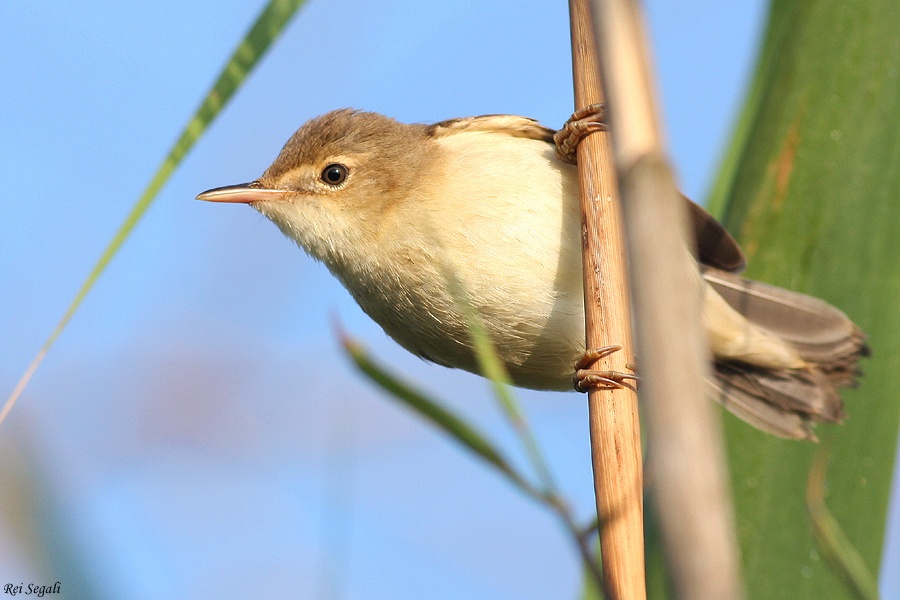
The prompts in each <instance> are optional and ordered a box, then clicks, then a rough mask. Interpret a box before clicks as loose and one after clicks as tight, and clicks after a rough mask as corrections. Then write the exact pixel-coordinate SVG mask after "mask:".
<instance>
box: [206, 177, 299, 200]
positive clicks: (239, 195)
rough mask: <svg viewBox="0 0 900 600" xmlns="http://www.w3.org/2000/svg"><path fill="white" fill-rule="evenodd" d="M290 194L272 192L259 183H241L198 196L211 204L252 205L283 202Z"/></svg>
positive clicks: (278, 191)
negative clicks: (241, 203)
mask: <svg viewBox="0 0 900 600" xmlns="http://www.w3.org/2000/svg"><path fill="white" fill-rule="evenodd" d="M289 193H290V192H288V191H286V190H272V189H269V188H267V187H263V185H262V184H261V183H260V182H258V181H251V182H250V183H239V184H238V185H226V186H224V187H217V188H213V189H211V190H206V191H205V192H203V193H202V194H200V195H198V196H197V200H208V201H209V202H243V203H245V204H252V203H253V202H260V201H264V200H281V199H283V198H285V197H286V196H287V195H288V194H289Z"/></svg>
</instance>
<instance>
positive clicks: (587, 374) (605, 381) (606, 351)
mask: <svg viewBox="0 0 900 600" xmlns="http://www.w3.org/2000/svg"><path fill="white" fill-rule="evenodd" d="M621 349H622V346H618V345H616V346H603V347H602V348H597V349H594V350H587V351H585V353H584V354H582V355H581V358H580V359H578V362H576V363H575V375H574V376H572V383H573V384H574V386H575V390H576V391H579V392H586V391H588V390H589V389H591V388H599V389H603V390H613V389H621V388H626V387H627V388H631V389H635V385H636V384H637V382H638V380H639V378H638V376H637V375H635V374H634V373H622V372H621V371H600V370H597V369H588V368H587V367H589V366H590V365H592V364H593V363H595V362H596V361H598V360H600V359H601V358H604V357H606V356H609V355H610V354H612V353H613V352H618V351H619V350H621ZM625 366H626V367H627V368H628V369H630V370H631V371H633V372H636V371H637V369H636V368H635V366H634V365H633V364H631V363H627V364H626V365H625ZM629 381H632V382H634V383H633V384H630V385H629V383H628V382H629Z"/></svg>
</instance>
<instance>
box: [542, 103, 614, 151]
mask: <svg viewBox="0 0 900 600" xmlns="http://www.w3.org/2000/svg"><path fill="white" fill-rule="evenodd" d="M605 119H606V107H605V106H604V105H603V104H591V105H589V106H585V107H584V108H582V109H580V110H577V111H575V112H574V113H573V114H572V116H571V117H569V120H568V121H566V124H565V125H563V128H562V129H560V130H559V131H557V132H556V133H555V134H553V142H554V143H555V144H556V157H557V158H558V159H559V160H561V161H563V162H565V163H569V164H573V165H574V164H575V163H576V156H577V155H576V151H575V149H576V148H577V147H578V143H579V142H581V140H583V139H584V138H586V137H587V136H588V135H589V134H591V133H593V132H595V131H606V121H605Z"/></svg>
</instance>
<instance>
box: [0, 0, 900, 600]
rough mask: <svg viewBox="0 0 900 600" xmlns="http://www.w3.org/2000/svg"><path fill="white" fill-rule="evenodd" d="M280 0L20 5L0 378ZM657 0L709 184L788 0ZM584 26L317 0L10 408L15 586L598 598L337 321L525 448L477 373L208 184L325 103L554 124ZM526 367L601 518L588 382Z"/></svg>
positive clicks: (563, 9) (40, 332)
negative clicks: (548, 376)
mask: <svg viewBox="0 0 900 600" xmlns="http://www.w3.org/2000/svg"><path fill="white" fill-rule="evenodd" d="M263 6H264V2H263V1H262V0H253V1H247V0H240V1H234V2H229V3H217V2H212V1H207V0H200V1H195V2H190V3H184V2H159V1H155V2H149V1H144V0H136V1H133V2H128V3H121V4H115V3H113V4H111V3H108V2H100V1H90V0H84V1H79V2H53V1H51V2H42V3H34V2H22V1H19V0H7V1H5V2H3V3H2V4H0V21H2V23H3V35H2V36H0V55H2V56H3V60H2V61H0V79H2V81H3V82H4V83H3V85H2V86H0V109H2V110H0V153H2V160H0V181H2V182H3V185H4V186H5V187H6V189H7V192H6V193H5V199H6V201H5V202H4V203H3V218H2V219H0V249H2V251H0V290H2V293H0V398H4V399H5V397H6V395H7V394H8V393H9V392H10V391H12V389H13V387H14V386H15V383H16V381H17V380H18V378H19V377H20V375H21V374H22V372H23V371H24V370H25V368H26V367H27V365H28V364H29V362H30V361H31V359H32V357H33V356H34V354H35V352H36V351H37V350H38V348H39V347H40V346H41V344H42V343H43V341H44V339H45V338H46V336H47V335H48V334H49V333H50V331H51V330H52V328H53V327H54V326H55V324H56V322H57V321H58V319H59V318H60V316H61V315H62V314H63V312H64V311H65V309H66V307H67V306H68V304H69V303H70V302H71V300H72V298H73V296H74V294H75V293H76V291H77V290H78V288H79V286H80V285H81V283H82V281H83V280H84V278H85V277H86V275H87V273H88V272H89V270H90V268H91V267H92V265H93V264H94V262H95V261H96V259H97V257H98V256H99V254H100V253H101V251H102V250H103V248H104V247H105V246H106V244H107V243H108V242H109V240H110V239H111V237H112V235H113V234H114V232H115V231H116V229H117V228H118V226H119V224H120V223H121V221H122V220H123V218H124V216H125V215H126V214H127V212H128V211H129V209H130V208H131V205H132V204H133V202H134V201H135V199H136V198H137V196H138V195H139V193H140V192H141V191H142V190H143V189H144V187H145V185H146V184H147V182H148V180H149V178H150V177H151V175H152V174H153V173H154V171H155V170H156V168H157V166H158V164H159V162H160V161H161V160H162V158H163V157H164V156H165V154H166V152H167V151H168V150H169V148H170V146H171V144H172V143H173V141H174V140H175V138H176V135H177V134H178V133H179V132H180V130H181V128H182V127H183V126H184V124H185V123H186V121H187V119H188V118H189V116H190V115H191V114H192V112H193V111H194V109H195V108H196V107H197V105H198V104H199V102H200V100H201V98H202V97H203V95H204V94H205V93H206V91H207V90H208V88H209V86H210V85H211V84H212V82H213V80H214V78H215V77H216V75H217V74H218V71H219V69H220V68H221V67H222V65H223V64H224V62H225V60H226V59H227V58H228V56H229V55H230V54H231V52H232V51H233V49H234V46H235V45H236V44H237V42H238V41H239V40H240V39H241V37H242V36H243V35H244V33H245V32H246V30H247V28H248V27H249V26H250V24H251V23H252V22H253V20H254V19H255V18H256V16H257V15H258V13H259V11H260V10H261V9H262V7H263ZM646 7H647V11H648V17H649V21H650V26H651V30H652V35H653V45H654V48H655V52H656V65H657V67H658V71H659V73H658V74H659V79H660V86H661V90H660V92H661V97H662V101H663V108H664V114H665V118H666V121H667V122H666V128H667V132H668V139H669V142H670V149H671V152H672V156H673V159H674V162H675V165H676V168H677V170H678V173H679V174H680V179H681V186H682V188H683V190H684V191H685V192H686V193H687V194H688V195H689V196H691V197H693V198H695V199H697V200H698V201H701V202H702V200H703V199H704V196H705V194H706V191H707V189H708V186H709V185H710V184H711V181H712V177H713V175H714V173H715V170H716V168H717V165H718V160H719V157H720V155H721V153H722V152H723V150H724V147H725V144H726V142H727V140H728V139H729V136H730V133H731V128H732V125H733V122H734V119H735V116H736V113H737V110H738V108H739V106H740V101H741V99H742V97H743V93H744V91H745V87H746V85H747V82H748V79H749V74H750V70H751V68H752V66H753V58H754V56H755V52H756V49H757V44H758V42H759V34H760V31H761V28H762V25H763V21H764V18H765V11H766V3H764V2H762V1H761V0H753V1H751V2H743V3H720V2H713V1H711V0H686V1H685V2H680V3H677V5H676V4H673V3H668V2H664V1H661V0H653V1H649V2H647V4H646ZM569 53H570V49H569V32H568V16H567V6H566V3H564V2H556V3H548V2H531V3H524V4H523V3H521V2H513V1H512V0H485V1H482V2H469V3H422V2H419V1H413V0H396V1H394V2H384V3H377V2H366V1H365V0H310V2H309V3H308V5H307V6H306V7H305V8H303V9H301V11H300V13H299V14H298V16H297V17H296V18H295V19H294V21H293V22H292V23H291V25H290V26H289V27H288V28H287V30H286V32H285V34H284V35H283V37H282V38H281V39H280V41H279V42H278V43H276V44H275V46H274V47H273V48H272V50H271V51H270V52H269V54H268V56H267V57H265V58H264V60H263V62H262V63H261V65H260V66H259V68H258V69H257V70H256V71H255V72H254V73H253V74H252V75H251V77H250V78H249V79H248V81H247V83H246V85H245V86H244V89H242V90H241V91H240V92H239V93H238V95H237V96H236V98H235V99H234V100H233V101H232V103H231V105H230V106H229V107H228V108H227V109H226V110H225V111H224V113H223V114H222V115H221V116H220V118H219V120H218V121H217V122H216V123H215V124H214V125H213V126H212V128H211V129H210V131H209V132H208V134H207V135H206V137H205V138H204V139H202V140H201V141H200V143H199V144H198V145H197V147H196V148H195V149H194V150H193V151H192V153H191V154H190V155H189V156H188V158H187V160H186V161H185V162H184V164H183V165H182V168H181V169H180V170H179V171H178V172H177V173H176V174H175V176H174V177H173V178H172V180H171V181H170V182H169V184H168V185H167V187H166V188H165V189H164V190H163V192H162V194H161V195H160V196H159V198H158V200H157V202H156V204H155V205H154V206H153V207H152V208H151V210H150V211H149V212H148V214H147V216H146V218H145V219H144V220H143V222H142V223H141V224H140V225H139V226H138V228H137V230H136V231H135V234H134V235H133V237H132V239H131V240H130V241H129V242H128V243H127V244H126V245H125V247H124V249H123V250H122V251H121V252H120V253H119V255H118V256H117V257H116V258H115V260H114V261H113V263H112V265H111V267H110V268H109V269H108V271H107V272H106V273H105V274H104V275H103V277H102V278H101V280H100V281H99V283H98V285H97V286H96V287H95V288H94V290H93V291H92V292H91V294H90V296H89V297H88V298H87V300H86V301H85V303H84V305H83V306H82V308H81V309H80V311H79V313H78V314H77V315H76V316H75V318H74V320H73V321H72V323H71V325H70V326H69V328H68V329H67V330H66V331H65V332H64V333H63V335H62V336H61V337H60V339H59V341H58V342H57V344H56V346H55V347H54V348H53V349H52V350H51V353H50V354H49V355H48V357H47V359H46V360H45V362H44V364H43V365H42V366H41V368H40V370H39V371H38V372H37V375H36V377H35V378H34V380H33V381H32V383H31V384H30V386H29V388H28V389H27V390H26V392H25V394H24V395H23V397H22V399H21V400H20V403H19V404H18V405H17V406H16V408H15V409H14V410H13V412H12V413H11V415H10V417H9V419H8V420H7V421H6V422H5V423H4V424H3V425H2V427H0V482H2V483H0V586H3V585H5V584H7V583H11V584H13V585H18V584H19V583H24V584H25V585H27V584H28V583H37V584H49V585H52V584H53V583H55V582H56V581H60V582H61V588H62V594H61V597H64V598H98V599H106V598H117V599H144V598H147V599H149V598H154V599H155V598H174V599H180V598H184V599H205V598H222V599H225V598H243V597H247V596H248V595H252V597H273V598H280V597H294V598H316V599H357V598H359V599H363V598H365V599H371V598H392V599H404V598H410V599H412V598H423V597H427V598H430V599H442V598H447V599H451V598H452V599H458V598H467V599H471V600H480V599H510V600H511V599H523V600H527V599H534V600H538V599H555V598H561V599H566V598H574V597H576V596H577V594H578V593H579V590H580V585H581V584H580V570H581V569H580V564H579V559H578V556H577V555H576V553H575V551H574V549H573V548H572V547H571V544H570V542H569V540H568V539H567V538H565V537H564V535H563V532H562V530H561V528H560V527H559V526H558V523H557V522H556V520H555V519H554V517H552V516H551V515H549V514H547V513H545V512H544V511H543V510H542V509H540V508H539V507H537V506H536V505H535V504H533V503H532V502H531V501H530V500H529V499H527V498H525V497H523V496H521V495H520V494H519V493H518V492H516V491H515V490H514V489H512V488H511V487H510V486H509V485H508V484H507V483H506V482H505V481H503V480H501V479H500V478H499V477H497V476H496V475H495V474H494V473H493V472H492V471H491V470H489V469H488V468H487V467H485V466H483V465H482V464H481V463H479V462H477V461H476V460H475V459H473V458H472V457H470V456H469V455H468V454H467V453H465V452H464V451H463V450H461V449H459V448H457V447H456V446H455V445H453V444H452V443H450V442H449V441H448V440H447V439H446V438H445V437H443V436H442V435H441V434H439V433H437V432H436V431H434V430H433V429H431V428H430V427H428V426H427V425H425V424H424V423H423V422H422V421H421V420H419V418H418V417H416V416H415V415H412V414H410V413H409V412H408V411H407V410H406V409H404V408H403V407H400V406H397V405H396V404H394V403H393V401H392V400H389V399H387V398H385V397H384V396H383V395H382V394H381V393H380V392H379V391H378V390H376V389H374V387H373V386H372V385H370V384H369V383H368V382H367V381H365V380H363V379H361V378H360V377H359V376H358V375H357V374H356V372H355V371H354V370H353V369H352V368H351V367H350V365H349V363H348V360H347V359H346V358H345V356H344V355H343V353H342V351H341V350H340V348H339V346H338V343H337V342H336V340H335V336H334V333H333V329H332V323H333V321H334V320H335V319H338V320H339V321H340V322H341V323H342V325H343V327H344V328H346V329H347V330H348V331H349V332H350V333H351V334H352V335H353V336H355V337H357V338H359V339H361V340H363V341H364V343H365V344H366V345H367V346H368V348H369V349H370V351H371V352H372V353H373V355H375V356H376V357H378V358H379V359H380V360H381V361H382V362H385V363H388V364H390V365H392V366H393V367H394V369H395V370H396V371H398V372H400V373H402V374H404V375H405V376H406V377H407V378H409V379H411V380H415V381H418V382H421V385H422V387H425V388H426V389H428V390H430V391H432V392H433V393H434V395H435V396H437V397H439V398H441V399H443V400H444V401H446V402H447V403H448V404H449V405H451V406H453V407H454V408H455V409H456V410H458V411H460V412H461V413H463V414H464V415H466V416H467V417H468V418H470V419H472V420H473V421H475V422H476V423H477V424H478V425H479V426H480V427H481V428H483V429H484V430H486V431H488V432H489V433H490V434H491V436H492V437H494V438H496V439H499V440H501V442H502V443H503V444H504V448H505V449H506V450H507V452H508V453H509V454H511V455H513V456H514V457H516V459H517V460H518V461H519V462H520V464H524V462H525V461H524V460H523V459H522V456H521V454H520V453H518V449H517V445H516V443H515V440H514V438H513V437H512V435H511V434H510V432H509V431H508V429H507V427H506V425H505V423H504V420H503V419H502V417H501V416H500V415H499V414H498V411H497V410H496V406H495V404H494V401H493V400H492V398H491V396H490V392H489V388H488V386H487V384H486V383H485V382H484V381H483V380H481V379H480V378H477V377H475V376H472V375H469V374H466V373H461V372H455V371H451V370H448V369H444V368H440V367H434V366H431V365H428V364H426V363H424V362H423V361H421V360H419V359H417V358H415V357H412V356H410V355H409V354H407V353H406V352H405V351H403V350H401V349H400V348H399V347H398V346H397V345H396V344H395V343H393V342H392V341H391V340H389V339H388V338H386V336H385V335H384V334H383V332H382V331H381V330H380V328H379V327H378V326H377V325H375V324H374V323H373V322H371V321H370V320H369V319H368V318H367V317H366V316H365V315H363V314H362V313H361V311H360V310H359V309H358V308H357V307H356V305H355V303H354V302H353V301H352V300H351V299H350V297H349V295H348V294H347V293H346V292H345V291H344V290H343V288H341V286H340V285H339V284H338V283H337V282H336V281H335V280H334V279H333V278H332V277H331V276H330V275H329V274H328V272H327V271H326V270H325V268H324V267H322V266H321V265H319V264H317V263H314V262H313V261H312V260H311V259H309V258H308V257H306V256H305V254H304V253H303V252H302V251H300V250H298V249H297V248H296V247H294V245H293V244H292V243H291V242H289V241H288V240H286V239H285V238H283V236H282V235H281V234H280V233H279V232H278V231H277V229H276V228H275V227H274V226H273V225H272V224H271V223H269V222H268V221H267V220H265V219H263V218H262V217H261V216H259V215H258V214H257V213H256V212H255V211H253V210H251V209H249V208H247V207H245V206H232V205H227V206H223V205H215V204H208V203H201V202H197V201H195V200H194V199H193V198H194V196H195V195H196V194H197V193H199V192H201V191H203V190H205V189H207V188H211V187H216V186H220V185H225V184H230V183H239V182H244V181H249V180H252V179H254V178H256V177H257V176H259V175H260V174H261V173H262V171H263V170H264V169H265V167H266V166H268V164H269V163H270V162H271V161H272V159H274V157H275V156H276V154H277V153H278V150H279V149H280V148H281V146H282V144H283V143H284V142H285V141H286V140H287V138H288V137H289V136H290V135H291V133H293V131H294V130H295V129H296V128H297V127H299V126H300V125H301V124H302V123H303V122H304V121H306V120H307V119H309V118H311V117H313V116H315V115H318V114H320V113H323V112H326V111H328V110H331V109H334V108H340V107H347V106H350V107H354V108H360V109H366V110H373V111H378V112H382V113H384V114H387V115H389V116H392V117H394V118H396V119H398V120H400V121H404V122H433V121H437V120H442V119H447V118H452V117H459V116H468V115H478V114H486V113H510V114H521V115H526V116H531V117H534V118H537V119H539V120H541V121H542V122H543V123H544V124H546V125H549V126H551V127H559V126H560V125H561V124H562V123H563V122H564V121H565V120H566V119H567V118H568V116H569V114H570V113H571V111H572V109H573V106H572V86H571V59H570V54H569ZM519 396H520V398H521V399H522V400H523V403H524V405H525V407H526V409H527V411H528V413H529V417H530V419H531V422H532V425H533V427H534V428H535V430H536V432H537V435H538V437H539V440H540V442H541V444H542V446H543V448H544V449H545V451H546V452H547V453H548V455H549V457H550V460H551V463H552V467H553V468H554V470H555V473H556V474H557V477H558V479H559V481H560V484H561V487H562V488H563V490H564V491H565V493H566V494H567V495H568V497H569V498H570V499H571V501H572V503H573V505H574V506H575V508H576V511H577V512H578V514H579V515H580V516H581V517H582V518H584V519H586V518H587V517H588V516H589V515H590V512H591V511H592V510H593V487H592V482H591V475H590V457H589V454H590V451H589V444H588V432H587V410H586V405H585V400H584V398H583V397H582V396H577V395H574V394H562V393H536V392H521V393H520V394H519ZM851 412H852V407H851ZM893 514H894V515H895V516H896V514H897V504H896V501H895V503H894V509H893ZM898 557H900V536H898V529H897V520H896V518H894V519H893V520H892V525H891V530H890V532H889V534H888V544H887V550H886V556H885V560H884V565H885V567H884V569H883V573H882V578H881V580H882V591H883V593H884V597H885V598H897V597H900V568H898V564H900V563H898Z"/></svg>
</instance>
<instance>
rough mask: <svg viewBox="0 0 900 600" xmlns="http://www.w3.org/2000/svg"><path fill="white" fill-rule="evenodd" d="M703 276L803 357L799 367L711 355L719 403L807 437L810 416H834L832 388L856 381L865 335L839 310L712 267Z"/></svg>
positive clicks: (778, 431)
mask: <svg viewBox="0 0 900 600" xmlns="http://www.w3.org/2000/svg"><path fill="white" fill-rule="evenodd" d="M703 276H704V278H705V279H706V281H707V282H708V283H709V284H710V285H711V286H712V287H713V288H714V289H715V291H716V292H718V293H719V294H720V295H721V296H722V297H723V298H724V299H725V301H726V302H727V303H728V304H729V305H730V306H731V307H732V308H733V309H735V310H736V311H737V312H739V313H740V314H741V315H743V316H744V318H746V319H747V320H748V321H750V322H751V323H753V324H754V325H757V326H759V327H761V328H763V329H765V330H766V331H768V332H770V333H772V334H774V335H776V336H778V337H779V338H781V339H782V340H784V341H785V342H787V344H788V345H789V346H790V347H791V348H793V349H794V350H795V351H796V352H797V353H798V354H799V355H800V357H801V358H802V359H803V360H804V361H805V362H806V363H807V366H806V367H804V368H800V369H780V370H773V369H766V368H761V367H756V366H753V365H749V364H746V363H741V362H736V361H728V362H725V361H716V364H715V373H714V378H713V381H712V382H711V384H712V387H713V389H714V393H715V396H716V399H717V400H718V401H719V402H720V403H721V404H722V405H723V406H725V408H727V409H728V410H730V411H731V412H732V413H734V414H735V415H737V416H738V417H740V418H742V419H744V420H745V421H747V422H748V423H750V424H752V425H754V426H756V427H758V428H759V429H761V430H763V431H766V432H769V433H772V434H774V435H777V436H780V437H785V438H794V439H809V440H815V439H816V437H815V435H814V434H813V432H812V429H811V425H812V424H813V423H814V422H816V421H831V422H840V421H841V420H842V419H843V418H844V416H845V414H844V411H843V402H842V401H841V398H840V396H839V395H838V389H839V388H842V387H851V386H855V385H856V378H857V377H858V376H860V375H861V374H862V373H861V371H860V370H859V367H858V366H857V362H858V360H859V358H860V357H862V356H867V355H868V354H869V348H868V346H867V345H866V343H865V339H866V336H865V335H864V334H863V332H862V331H861V330H860V329H859V327H857V326H856V324H855V323H853V321H851V320H850V319H849V318H848V317H847V315H845V314H844V313H843V312H841V311H840V310H838V309H836V308H835V307H833V306H831V305H830V304H828V303H827V302H824V301H823V300H819V299H818V298H813V297H811V296H806V295H804V294H800V293H797V292H792V291H789V290H785V289H782V288H778V287H775V286H772V285H768V284H765V283H760V282H757V281H751V280H749V279H745V278H743V277H740V276H738V275H733V274H731V273H725V272H723V271H719V270H717V269H709V268H707V269H705V270H704V272H703Z"/></svg>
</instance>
